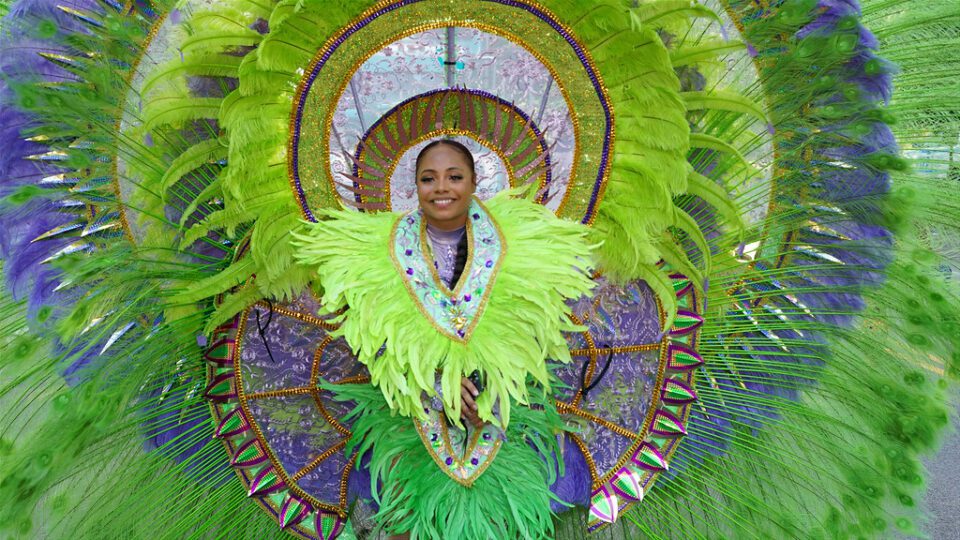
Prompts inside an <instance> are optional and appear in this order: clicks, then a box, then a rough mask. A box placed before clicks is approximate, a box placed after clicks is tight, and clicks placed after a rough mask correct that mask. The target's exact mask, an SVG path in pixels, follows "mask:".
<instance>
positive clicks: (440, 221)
mask: <svg viewBox="0 0 960 540" xmlns="http://www.w3.org/2000/svg"><path fill="white" fill-rule="evenodd" d="M424 214H425V215H426V217H427V223H430V224H432V225H447V226H449V225H452V224H455V223H460V222H465V221H466V219H467V212H466V210H463V209H457V208H443V209H437V208H431V209H430V210H429V211H427V212H424Z"/></svg>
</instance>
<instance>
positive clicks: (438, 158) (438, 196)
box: [417, 144, 477, 231]
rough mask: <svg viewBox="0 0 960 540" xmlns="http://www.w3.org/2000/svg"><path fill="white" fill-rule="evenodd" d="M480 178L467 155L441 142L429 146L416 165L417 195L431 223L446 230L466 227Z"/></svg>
mask: <svg viewBox="0 0 960 540" xmlns="http://www.w3.org/2000/svg"><path fill="white" fill-rule="evenodd" d="M476 189H477V182H476V179H475V178H474V176H473V170H471V168H470V163H469V162H468V161H467V157H466V156H464V155H463V154H462V153H461V152H460V151H459V150H458V149H456V148H454V147H452V146H450V145H447V144H438V145H436V146H434V147H433V148H430V149H429V150H427V152H426V153H425V154H423V155H422V156H421V158H420V164H419V166H418V167H417V199H418V200H419V201H420V208H421V209H422V210H423V215H424V217H425V218H426V220H427V223H428V224H429V225H432V226H434V227H436V228H438V229H441V230H444V231H451V230H454V229H458V228H460V227H463V226H464V225H465V224H466V222H467V213H468V211H469V210H470V199H471V196H472V195H473V192H474V191H476Z"/></svg>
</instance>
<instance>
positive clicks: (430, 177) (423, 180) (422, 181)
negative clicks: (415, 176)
mask: <svg viewBox="0 0 960 540" xmlns="http://www.w3.org/2000/svg"><path fill="white" fill-rule="evenodd" d="M425 182H433V177H432V176H424V177H423V178H421V179H420V183H425Z"/></svg>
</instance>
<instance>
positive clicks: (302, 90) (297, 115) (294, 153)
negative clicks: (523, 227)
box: [288, 0, 614, 225]
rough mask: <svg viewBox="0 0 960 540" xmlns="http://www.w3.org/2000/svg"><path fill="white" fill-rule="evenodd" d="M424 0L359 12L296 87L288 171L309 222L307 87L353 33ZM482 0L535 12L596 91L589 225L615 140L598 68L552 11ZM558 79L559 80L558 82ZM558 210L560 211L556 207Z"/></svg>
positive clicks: (399, 0) (397, 0)
mask: <svg viewBox="0 0 960 540" xmlns="http://www.w3.org/2000/svg"><path fill="white" fill-rule="evenodd" d="M422 1H424V0H390V1H387V2H381V3H378V4H376V5H375V6H373V8H371V9H370V10H367V11H366V12H365V13H364V14H363V15H361V16H360V17H359V18H358V19H356V20H355V22H353V23H351V24H350V25H349V26H348V27H347V28H346V29H344V30H343V31H341V32H340V33H339V34H338V35H337V37H336V38H335V39H332V40H331V41H330V42H328V43H327V44H325V45H324V47H323V53H322V54H321V55H320V56H319V57H317V58H315V61H314V62H313V63H312V65H311V68H310V74H309V75H308V76H307V78H306V79H305V80H304V81H303V82H302V83H301V84H300V85H299V86H298V88H297V93H296V97H295V101H296V107H295V109H294V113H293V121H292V124H293V126H292V127H293V130H292V131H293V132H292V134H291V144H290V152H289V154H288V160H289V161H288V163H289V165H290V170H291V175H290V179H291V183H292V184H293V187H294V189H295V192H296V194H297V199H298V203H299V205H300V208H301V211H302V212H303V214H304V216H305V217H306V218H307V219H308V220H310V221H314V222H315V221H316V218H315V217H314V216H313V213H312V212H311V211H310V208H309V207H308V206H307V205H306V194H305V193H304V191H303V186H302V184H301V182H300V176H299V171H298V170H297V163H298V161H299V138H300V129H301V118H302V116H303V110H304V107H305V104H306V98H307V96H308V95H309V92H308V91H307V89H308V88H309V87H310V86H311V85H312V84H313V81H314V80H316V77H317V76H318V75H319V73H320V71H321V70H322V69H323V67H324V65H325V64H326V62H327V61H328V60H329V59H330V57H331V56H332V55H333V53H334V52H335V51H336V50H337V49H338V48H339V47H340V46H341V45H342V44H343V43H344V42H345V41H346V40H347V39H348V38H349V37H350V36H351V35H353V34H354V33H356V32H357V31H359V30H360V29H362V28H363V27H364V26H366V25H367V24H369V23H370V22H372V21H374V20H375V19H377V18H379V17H380V16H382V15H385V14H387V13H390V12H393V11H395V10H397V9H399V8H402V7H404V6H408V5H412V4H415V3H418V2H422ZM480 1H482V2H492V3H497V4H501V5H506V6H509V7H514V8H518V9H522V10H524V11H527V12H528V13H530V14H532V15H534V16H535V17H537V18H538V19H540V20H541V21H543V22H545V23H547V24H548V25H549V26H550V27H551V28H553V29H554V31H556V32H557V33H558V34H560V36H561V37H562V38H563V39H564V40H565V41H566V42H567V43H568V44H569V45H570V46H571V48H572V49H573V51H574V53H575V54H576V56H577V58H578V59H579V60H580V62H581V64H582V66H583V67H584V69H585V70H586V72H587V75H588V78H589V79H590V82H591V84H592V85H593V87H594V90H595V91H596V93H597V96H598V98H599V101H600V105H601V108H602V109H603V112H604V117H605V120H606V129H605V133H604V141H603V148H602V151H601V156H600V166H599V168H598V169H599V172H600V174H599V178H598V179H597V181H596V182H595V183H594V187H593V190H592V192H591V196H590V201H589V203H588V205H587V211H586V215H585V216H584V217H583V218H582V219H581V223H584V224H587V225H589V224H592V223H593V220H594V219H595V216H596V208H597V205H598V203H599V201H600V198H601V197H602V195H603V191H604V187H605V185H606V180H607V178H608V176H609V172H610V163H611V156H610V153H611V149H612V146H613V140H614V122H613V111H612V109H611V107H610V103H609V96H608V95H607V90H606V87H605V86H604V85H603V84H602V82H601V79H600V76H599V74H598V70H597V69H596V67H595V65H594V63H593V60H592V58H591V57H590V55H589V53H587V51H586V50H585V49H584V48H583V46H581V45H580V43H579V42H578V41H577V40H576V39H575V38H574V37H573V33H572V31H571V30H570V29H569V28H567V27H566V26H565V25H563V24H562V23H560V22H559V21H558V20H557V19H556V18H555V17H554V16H553V15H552V14H550V13H549V12H547V11H546V8H543V7H542V6H539V5H537V4H534V3H532V2H528V1H527V0H523V1H521V0H480ZM557 82H560V81H557ZM571 117H572V118H573V117H575V115H574V114H573V111H572V110H571ZM565 202H566V200H564V201H563V202H561V209H562V208H563V206H564V203H565ZM558 213H559V210H558Z"/></svg>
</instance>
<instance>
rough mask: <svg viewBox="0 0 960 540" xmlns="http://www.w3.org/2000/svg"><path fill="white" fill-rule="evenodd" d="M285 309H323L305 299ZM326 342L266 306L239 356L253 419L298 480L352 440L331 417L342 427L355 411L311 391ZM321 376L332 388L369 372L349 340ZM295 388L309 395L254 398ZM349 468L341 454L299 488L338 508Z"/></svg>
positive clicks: (315, 330)
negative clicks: (331, 451) (320, 349)
mask: <svg viewBox="0 0 960 540" xmlns="http://www.w3.org/2000/svg"><path fill="white" fill-rule="evenodd" d="M284 307H286V308H288V309H289V308H293V309H295V310H296V311H297V312H299V313H304V314H309V313H315V310H316V303H315V302H314V301H313V300H312V299H309V298H301V299H300V300H298V301H297V302H295V303H294V305H292V306H284ZM258 313H259V325H258V321H257V319H258ZM268 320H269V323H268V322H267V321H268ZM261 328H262V329H263V332H262V334H263V335H262V336H261ZM326 337H327V332H326V331H325V330H324V329H322V328H320V327H319V326H317V325H315V324H313V323H308V322H304V321H301V320H299V319H296V318H293V317H290V316H287V315H282V314H280V313H278V312H276V311H274V312H273V315H272V317H271V315H270V310H269V308H267V307H263V306H262V305H258V306H256V307H254V308H253V309H251V311H250V313H249V315H248V317H247V322H246V330H245V331H244V335H243V338H242V347H241V351H240V359H241V361H240V364H241V374H242V379H243V387H244V393H245V395H246V396H247V403H248V405H249V410H250V413H251V416H252V420H254V421H255V422H256V423H257V425H258V426H259V427H260V430H261V432H262V434H263V437H264V439H265V440H266V442H267V443H268V444H269V446H270V448H271V449H272V450H273V452H274V455H276V456H277V459H278V460H279V461H280V463H281V464H282V465H283V468H284V470H285V471H286V473H287V475H294V474H296V473H297V471H300V470H301V469H303V468H304V467H306V466H307V465H308V464H310V463H311V462H312V461H313V460H314V459H315V458H317V457H318V456H319V455H321V454H322V453H323V452H324V451H326V450H328V449H329V448H331V447H333V446H335V445H336V444H338V443H340V442H342V441H343V440H344V439H345V437H346V436H345V435H344V433H343V432H342V431H340V430H338V429H337V428H336V427H335V426H334V425H333V424H332V423H331V422H330V420H328V415H329V418H331V419H333V420H334V421H336V422H340V421H341V419H342V418H343V417H344V416H345V415H346V414H347V412H348V408H347V407H346V406H345V405H344V404H341V403H338V402H335V401H333V400H331V399H329V398H328V396H327V395H325V394H321V399H320V401H319V403H318V401H317V400H316V399H315V397H314V395H312V394H311V393H310V392H309V388H311V387H312V384H311V382H312V381H311V367H312V365H313V361H314V356H315V352H316V351H317V349H318V347H319V346H320V345H321V344H322V342H323V340H324V339H325V338H326ZM265 342H266V343H265ZM267 344H269V349H268V347H267V346H266V345H267ZM268 351H269V352H268ZM271 356H272V358H271ZM317 372H318V375H319V377H320V378H321V379H324V380H327V381H333V382H336V381H339V380H342V379H344V378H347V377H353V376H357V375H362V374H364V373H365V372H364V370H363V368H362V366H361V365H360V364H359V363H358V362H357V361H356V358H355V357H354V356H353V355H352V354H351V353H350V350H349V347H348V346H347V345H346V343H345V342H344V341H343V340H342V339H337V340H334V341H331V342H330V343H329V344H327V345H326V346H325V347H324V349H323V352H322V353H321V355H320V361H319V363H318V365H317ZM294 388H302V389H304V391H303V393H300V394H294V395H290V394H287V395H281V396H269V395H268V396H262V397H257V396H254V397H253V398H251V394H253V393H255V392H277V391H283V390H287V389H294ZM321 404H322V407H323V409H322V410H321V408H320V405H321ZM347 461H348V458H347V456H346V455H345V454H344V453H343V452H342V451H337V452H335V453H334V454H333V455H331V456H330V457H328V458H326V459H324V460H323V461H321V462H320V464H319V465H318V466H316V467H315V468H313V469H312V470H310V471H309V472H308V473H306V474H304V475H303V476H302V477H301V478H300V479H299V480H298V482H297V484H298V485H299V486H300V487H301V488H302V489H303V490H304V491H305V492H307V493H308V494H310V495H313V496H315V497H316V498H317V499H320V500H321V501H326V502H330V503H334V504H336V503H337V502H338V495H339V492H340V482H341V477H342V472H343V469H344V468H345V467H346V465H347Z"/></svg>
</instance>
